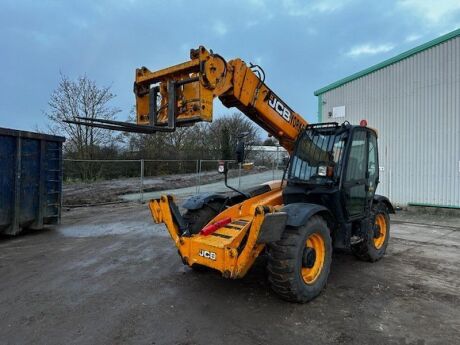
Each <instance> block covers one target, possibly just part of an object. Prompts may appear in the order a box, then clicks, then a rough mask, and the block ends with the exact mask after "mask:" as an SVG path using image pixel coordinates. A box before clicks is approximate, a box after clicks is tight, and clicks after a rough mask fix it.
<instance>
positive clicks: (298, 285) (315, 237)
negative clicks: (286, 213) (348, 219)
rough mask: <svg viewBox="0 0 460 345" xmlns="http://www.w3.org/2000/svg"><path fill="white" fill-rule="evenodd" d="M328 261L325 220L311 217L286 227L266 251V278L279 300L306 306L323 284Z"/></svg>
mask: <svg viewBox="0 0 460 345" xmlns="http://www.w3.org/2000/svg"><path fill="white" fill-rule="evenodd" d="M331 261H332V241H331V235H330V231H329V229H328V227H327V224H326V222H325V220H324V219H323V218H322V217H320V216H313V217H311V218H310V219H309V220H308V222H307V223H306V224H305V225H304V226H301V227H298V228H294V227H286V229H285V231H284V232H283V235H282V237H281V240H279V241H277V242H275V243H273V244H271V245H270V247H269V250H268V264H267V270H268V279H269V281H270V284H271V286H272V289H273V290H274V291H275V292H276V293H277V294H278V295H279V296H281V298H283V299H285V300H288V301H291V302H298V303H306V302H308V301H310V300H312V299H313V298H315V297H316V296H318V295H319V294H320V293H321V291H322V290H323V288H324V287H325V285H326V282H327V278H328V276H329V271H330V267H331Z"/></svg>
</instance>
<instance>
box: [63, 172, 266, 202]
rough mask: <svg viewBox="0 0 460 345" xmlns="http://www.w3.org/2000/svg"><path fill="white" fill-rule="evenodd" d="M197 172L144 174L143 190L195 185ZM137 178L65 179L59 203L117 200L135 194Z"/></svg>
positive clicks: (211, 175) (210, 175)
mask: <svg viewBox="0 0 460 345" xmlns="http://www.w3.org/2000/svg"><path fill="white" fill-rule="evenodd" d="M267 170H268V168H266V167H264V166H256V167H254V168H253V169H252V170H249V171H248V170H242V172H241V174H242V176H244V175H251V174H258V173H261V172H264V171H267ZM236 176H238V170H236V169H232V170H230V171H229V177H236ZM216 181H222V183H223V175H222V174H219V173H218V172H217V167H216V170H215V171H205V172H202V173H201V175H200V177H199V182H200V184H201V185H205V184H209V183H212V182H216ZM197 183H198V176H197V174H175V175H164V176H156V177H145V178H144V181H143V192H144V193H149V192H156V191H162V190H167V189H177V188H184V187H191V186H196V185H197ZM140 188H141V180H140V178H124V179H114V180H96V181H91V182H75V181H74V182H65V183H64V184H63V189H62V191H63V203H64V205H70V206H81V205H93V204H102V203H113V202H119V201H120V197H121V196H123V195H126V194H133V193H139V192H140Z"/></svg>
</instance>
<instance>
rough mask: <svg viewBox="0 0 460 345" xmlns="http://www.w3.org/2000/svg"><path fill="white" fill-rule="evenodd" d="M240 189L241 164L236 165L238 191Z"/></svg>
mask: <svg viewBox="0 0 460 345" xmlns="http://www.w3.org/2000/svg"><path fill="white" fill-rule="evenodd" d="M240 188H241V163H238V189H240Z"/></svg>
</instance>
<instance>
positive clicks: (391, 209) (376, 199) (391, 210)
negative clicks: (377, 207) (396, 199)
mask: <svg viewBox="0 0 460 345" xmlns="http://www.w3.org/2000/svg"><path fill="white" fill-rule="evenodd" d="M377 202H382V203H384V204H385V206H386V207H387V208H388V212H389V213H395V209H394V207H393V205H392V204H391V202H390V199H388V198H387V197H386V196H383V195H378V194H375V195H374V203H377Z"/></svg>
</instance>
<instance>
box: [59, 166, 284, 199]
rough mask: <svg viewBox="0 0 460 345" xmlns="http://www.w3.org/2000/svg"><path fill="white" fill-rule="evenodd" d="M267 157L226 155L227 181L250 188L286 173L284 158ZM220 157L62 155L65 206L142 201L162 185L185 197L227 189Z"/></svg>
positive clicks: (162, 189)
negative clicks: (246, 165)
mask: <svg viewBox="0 0 460 345" xmlns="http://www.w3.org/2000/svg"><path fill="white" fill-rule="evenodd" d="M276 158H278V157H273V158H272V159H268V158H267V157H264V159H263V160H262V161H261V160H259V161H257V160H256V161H255V163H256V164H254V167H253V169H251V170H245V169H243V168H242V166H241V164H238V163H236V162H235V161H227V164H228V168H229V172H228V183H229V185H231V186H232V187H234V188H243V189H244V188H247V187H250V186H253V185H257V184H260V183H263V182H267V181H270V180H275V179H280V178H281V177H282V174H283V170H282V168H283V162H282V160H281V159H276ZM220 161H221V160H174V159H171V160H148V159H139V160H76V159H64V162H63V165H64V167H63V173H64V176H63V178H64V184H63V203H64V206H68V207H73V206H87V205H96V204H109V203H120V202H132V201H137V202H144V201H146V200H149V199H151V198H155V197H158V196H159V195H160V194H162V193H161V192H162V191H166V190H167V191H168V193H171V194H174V195H178V196H182V197H186V196H188V195H193V194H195V193H200V192H209V191H212V192H224V191H228V189H227V188H226V187H225V185H224V177H223V175H222V174H219V173H218V172H217V166H218V163H219V162H220Z"/></svg>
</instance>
